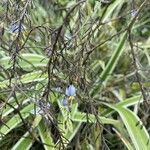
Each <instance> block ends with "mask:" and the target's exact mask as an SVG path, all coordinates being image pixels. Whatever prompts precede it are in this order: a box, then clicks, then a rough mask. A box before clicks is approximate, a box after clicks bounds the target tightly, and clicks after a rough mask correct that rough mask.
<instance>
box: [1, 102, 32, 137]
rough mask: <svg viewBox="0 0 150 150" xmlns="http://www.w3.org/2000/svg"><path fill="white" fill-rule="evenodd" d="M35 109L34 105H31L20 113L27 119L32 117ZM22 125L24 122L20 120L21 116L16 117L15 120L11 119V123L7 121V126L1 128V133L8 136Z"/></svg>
mask: <svg viewBox="0 0 150 150" xmlns="http://www.w3.org/2000/svg"><path fill="white" fill-rule="evenodd" d="M33 109H34V105H33V104H30V105H28V106H26V107H25V108H24V109H22V110H21V111H20V113H21V115H22V118H23V119H26V118H27V117H28V116H29V115H30V111H31V110H33ZM20 123H22V120H21V118H20V116H19V115H18V114H17V115H14V116H13V118H11V119H10V120H9V121H7V122H6V123H5V125H2V126H1V127H0V133H1V135H6V134H7V133H9V132H10V131H11V130H12V129H14V128H16V127H17V125H19V124H20ZM0 140H2V137H0Z"/></svg>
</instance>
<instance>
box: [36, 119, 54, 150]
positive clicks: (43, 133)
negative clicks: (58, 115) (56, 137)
mask: <svg viewBox="0 0 150 150" xmlns="http://www.w3.org/2000/svg"><path fill="white" fill-rule="evenodd" d="M38 131H39V135H40V137H41V140H42V142H43V145H44V149H45V150H55V144H54V142H53V138H52V136H51V134H50V130H49V129H48V127H47V126H46V125H45V123H44V122H43V120H42V121H41V122H40V124H39V125H38Z"/></svg>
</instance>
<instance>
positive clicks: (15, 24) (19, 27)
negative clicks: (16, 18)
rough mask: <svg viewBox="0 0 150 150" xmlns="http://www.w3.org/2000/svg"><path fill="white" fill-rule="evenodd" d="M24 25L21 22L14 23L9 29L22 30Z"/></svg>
mask: <svg viewBox="0 0 150 150" xmlns="http://www.w3.org/2000/svg"><path fill="white" fill-rule="evenodd" d="M23 29H24V26H23V25H22V24H21V23H12V24H11V25H10V27H9V31H10V32H12V33H17V32H21V31H22V30H23Z"/></svg>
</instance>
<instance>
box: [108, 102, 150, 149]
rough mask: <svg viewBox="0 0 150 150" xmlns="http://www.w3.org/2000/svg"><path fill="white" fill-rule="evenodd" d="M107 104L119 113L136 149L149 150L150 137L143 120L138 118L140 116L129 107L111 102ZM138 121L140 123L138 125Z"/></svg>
mask: <svg viewBox="0 0 150 150" xmlns="http://www.w3.org/2000/svg"><path fill="white" fill-rule="evenodd" d="M107 105H108V107H110V108H112V109H114V110H115V111H117V112H118V113H119V115H120V117H121V119H122V121H123V123H124V125H125V126H126V129H127V131H128V133H129V135H130V138H131V140H132V142H133V144H134V146H135V148H136V150H149V149H150V142H149V139H150V138H149V135H148V132H147V130H146V128H145V127H144V125H142V122H141V120H140V119H139V118H138V116H137V115H136V114H135V113H134V112H132V111H131V110H129V109H127V108H124V107H120V106H113V105H110V104H107ZM138 122H139V125H137V123H138ZM141 126H142V128H141Z"/></svg>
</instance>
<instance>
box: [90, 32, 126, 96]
mask: <svg viewBox="0 0 150 150" xmlns="http://www.w3.org/2000/svg"><path fill="white" fill-rule="evenodd" d="M126 39H127V32H125V33H124V34H123V36H122V38H121V40H120V42H119V44H118V46H117V48H116V50H115V51H114V53H113V54H112V56H111V58H110V60H109V62H108V63H107V65H106V68H105V69H104V70H103V71H102V73H101V74H100V77H99V78H98V79H97V81H96V83H95V84H94V87H93V89H92V91H91V96H95V95H96V94H97V92H98V91H99V90H100V89H101V87H102V84H103V85H106V83H107V81H108V79H109V77H110V75H111V74H112V72H113V71H114V69H115V67H116V65H117V63H118V61H119V58H120V56H121V55H122V53H123V50H124V49H123V47H124V45H125V42H126Z"/></svg>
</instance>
